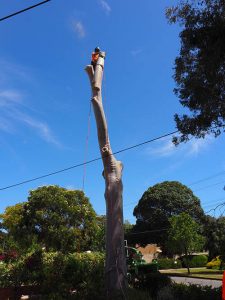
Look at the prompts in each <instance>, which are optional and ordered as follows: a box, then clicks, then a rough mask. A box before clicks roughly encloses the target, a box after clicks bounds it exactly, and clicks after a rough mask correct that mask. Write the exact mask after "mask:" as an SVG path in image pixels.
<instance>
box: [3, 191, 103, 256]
mask: <svg viewBox="0 0 225 300" xmlns="http://www.w3.org/2000/svg"><path fill="white" fill-rule="evenodd" d="M96 217H97V216H96V213H95V211H94V210H93V208H92V206H91V204H90V202H89V200H88V198H87V197H86V196H85V195H84V193H83V192H82V191H78V190H67V189H65V188H62V187H59V186H43V187H40V188H38V189H36V190H33V191H30V194H29V197H28V201H27V202H24V203H22V204H17V205H15V206H11V207H8V208H7V209H6V211H5V213H4V214H2V215H1V218H2V225H3V227H4V229H5V230H7V232H8V234H9V235H10V236H12V237H13V238H14V239H15V240H16V241H17V242H18V243H19V244H20V246H21V248H24V247H25V248H26V247H28V245H29V246H30V245H32V244H38V245H39V246H40V245H41V246H42V247H45V248H46V250H47V251H50V250H53V251H62V252H70V251H71V252H73V251H85V250H92V247H93V245H94V244H95V242H96V238H97V235H98V230H99V227H98V224H97V222H96Z"/></svg>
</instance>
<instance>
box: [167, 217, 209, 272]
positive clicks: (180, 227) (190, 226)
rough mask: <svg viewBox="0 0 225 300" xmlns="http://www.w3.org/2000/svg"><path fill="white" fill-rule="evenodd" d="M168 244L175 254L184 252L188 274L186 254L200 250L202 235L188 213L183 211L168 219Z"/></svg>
mask: <svg viewBox="0 0 225 300" xmlns="http://www.w3.org/2000/svg"><path fill="white" fill-rule="evenodd" d="M169 222H170V225H171V228H170V229H169V232H168V244H169V246H170V247H171V249H172V250H173V251H174V252H175V253H177V254H182V253H184V254H185V257H186V263H187V269H188V274H190V268H189V261H188V255H190V254H191V253H193V252H194V251H199V250H202V247H203V245H204V237H203V236H202V235H200V234H199V230H200V228H199V225H198V224H197V223H196V222H195V221H194V220H193V219H192V217H191V216H190V215H188V214H187V213H185V212H183V213H181V214H179V215H177V216H172V217H171V218H170V219H169Z"/></svg>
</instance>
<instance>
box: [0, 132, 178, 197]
mask: <svg viewBox="0 0 225 300" xmlns="http://www.w3.org/2000/svg"><path fill="white" fill-rule="evenodd" d="M177 132H178V130H176V131H173V132H169V133H166V134H164V135H161V136H158V137H156V138H153V139H150V140H147V141H145V142H142V143H139V144H136V145H133V146H130V147H127V148H123V149H121V150H118V151H116V152H113V153H112V154H108V155H105V156H104V157H108V156H112V155H115V154H119V153H122V152H125V151H128V150H131V149H134V148H137V147H140V146H143V145H146V144H149V143H152V142H155V141H158V140H160V139H163V138H165V137H167V136H170V135H173V134H175V133H177ZM101 159H102V158H101V157H97V158H94V159H91V160H88V161H86V162H83V163H78V164H76V165H73V166H70V167H67V168H64V169H61V170H57V171H53V172H50V173H48V174H44V175H41V176H37V177H34V178H31V179H27V180H23V181H21V182H18V183H14V184H10V185H8V186H5V187H2V188H0V191H3V190H6V189H10V188H12V187H16V186H19V185H23V184H26V183H29V182H32V181H36V180H38V179H42V178H46V177H49V176H52V175H56V174H59V173H62V172H66V171H69V170H71V169H75V168H78V167H81V166H84V165H87V164H91V163H93V162H96V161H98V160H101Z"/></svg>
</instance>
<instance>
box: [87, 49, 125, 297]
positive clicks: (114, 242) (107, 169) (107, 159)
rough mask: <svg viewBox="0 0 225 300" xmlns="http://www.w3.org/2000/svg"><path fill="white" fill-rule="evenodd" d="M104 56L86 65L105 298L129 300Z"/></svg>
mask: <svg viewBox="0 0 225 300" xmlns="http://www.w3.org/2000/svg"><path fill="white" fill-rule="evenodd" d="M104 60H105V52H100V55H99V58H98V60H97V63H96V66H95V69H94V68H93V66H92V65H87V66H86V68H85V70H86V72H87V74H88V76H89V79H90V84H91V90H92V100H91V101H92V105H93V109H94V114H95V119H96V125H97V133H98V142H99V148H100V152H101V157H102V161H103V166H104V171H103V177H104V179H105V200H106V264H105V278H106V294H107V299H110V300H115V299H126V289H127V270H126V257H125V249H124V230H123V203H122V201H123V200H122V193H123V184H122V170H123V165H122V163H121V162H120V161H117V160H116V158H115V157H114V155H113V152H112V149H111V145H110V141H109V134H108V128H107V121H106V117H105V113H104V108H103V105H102V93H101V90H102V78H103V71H104Z"/></svg>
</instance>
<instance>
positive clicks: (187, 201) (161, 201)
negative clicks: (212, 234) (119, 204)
mask: <svg viewBox="0 0 225 300" xmlns="http://www.w3.org/2000/svg"><path fill="white" fill-rule="evenodd" d="M182 212H187V213H188V214H189V215H190V216H191V217H192V218H193V219H194V220H196V221H197V222H201V219H202V217H203V216H204V212H203V210H202V208H201V205H200V200H199V199H198V198H197V197H196V196H195V195H194V194H193V192H192V191H191V189H189V188H188V187H187V186H185V185H183V184H181V183H180V182H177V181H164V182H162V183H159V184H156V185H154V186H152V187H150V188H149V189H148V190H147V191H145V192H144V194H143V195H142V197H141V199H140V200H139V202H138V205H137V206H136V207H135V208H134V212H133V214H134V216H135V217H136V218H137V222H136V225H135V227H134V229H133V233H138V232H140V234H135V235H134V236H133V238H135V239H136V242H139V243H142V244H147V243H158V244H159V245H161V246H162V248H163V251H164V252H167V251H169V249H168V248H167V246H166V245H167V243H166V242H167V231H168V228H169V227H170V222H169V218H170V217H171V216H173V215H179V214H180V213H182ZM168 254H169V253H168Z"/></svg>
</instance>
